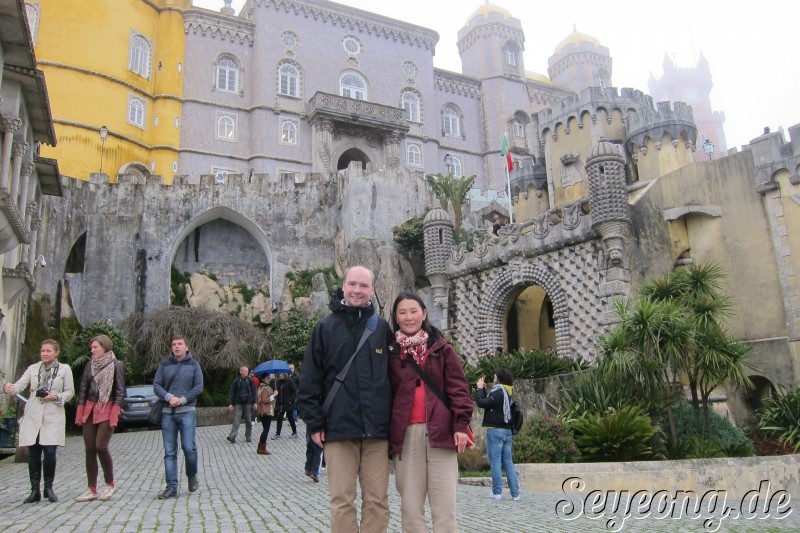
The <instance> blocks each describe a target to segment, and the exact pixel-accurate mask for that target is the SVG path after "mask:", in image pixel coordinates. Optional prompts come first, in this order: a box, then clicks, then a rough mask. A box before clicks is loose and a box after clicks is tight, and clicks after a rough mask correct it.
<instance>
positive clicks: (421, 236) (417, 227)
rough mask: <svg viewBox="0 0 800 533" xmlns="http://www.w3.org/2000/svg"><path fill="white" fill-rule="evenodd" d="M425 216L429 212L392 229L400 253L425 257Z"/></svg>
mask: <svg viewBox="0 0 800 533" xmlns="http://www.w3.org/2000/svg"><path fill="white" fill-rule="evenodd" d="M425 215H427V211H426V212H425V213H423V214H422V215H420V216H418V217H414V218H410V219H408V220H406V221H405V222H403V223H402V224H398V225H397V226H395V227H393V228H392V235H394V237H393V239H392V240H393V241H394V244H395V246H396V247H397V249H398V250H399V251H400V252H405V253H408V254H419V255H424V252H425V233H424V228H423V225H424V223H425Z"/></svg>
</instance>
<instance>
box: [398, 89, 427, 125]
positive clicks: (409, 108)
mask: <svg viewBox="0 0 800 533" xmlns="http://www.w3.org/2000/svg"><path fill="white" fill-rule="evenodd" d="M402 102H403V110H404V111H405V115H406V120H408V121H411V122H422V121H421V120H420V112H419V108H420V105H419V96H417V95H416V93H414V92H413V91H403V97H402Z"/></svg>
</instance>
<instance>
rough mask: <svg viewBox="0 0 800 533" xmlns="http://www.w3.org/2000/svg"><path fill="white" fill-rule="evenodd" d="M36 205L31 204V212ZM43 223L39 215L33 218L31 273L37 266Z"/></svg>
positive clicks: (29, 260) (29, 250)
mask: <svg viewBox="0 0 800 533" xmlns="http://www.w3.org/2000/svg"><path fill="white" fill-rule="evenodd" d="M35 205H36V204H34V205H33V206H31V212H33V211H35ZM41 225H42V219H41V218H39V216H38V215H37V216H36V218H34V219H33V220H31V242H30V244H29V245H28V268H29V269H30V272H31V274H33V271H34V269H35V268H36V252H37V250H38V248H37V241H38V239H39V228H40V227H41Z"/></svg>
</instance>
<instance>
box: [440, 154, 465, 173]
mask: <svg viewBox="0 0 800 533" xmlns="http://www.w3.org/2000/svg"><path fill="white" fill-rule="evenodd" d="M444 164H445V166H446V167H447V173H448V174H452V175H453V176H455V177H457V178H460V177H461V160H460V159H459V158H457V157H456V156H454V155H450V154H447V155H446V156H445V157H444Z"/></svg>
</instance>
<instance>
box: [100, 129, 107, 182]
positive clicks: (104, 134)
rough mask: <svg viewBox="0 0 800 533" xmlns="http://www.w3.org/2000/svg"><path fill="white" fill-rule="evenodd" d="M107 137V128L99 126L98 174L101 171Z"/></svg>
mask: <svg viewBox="0 0 800 533" xmlns="http://www.w3.org/2000/svg"><path fill="white" fill-rule="evenodd" d="M107 138H108V128H106V127H105V126H100V142H101V143H102V144H101V146H100V174H102V173H103V155H104V154H105V151H106V139H107Z"/></svg>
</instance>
